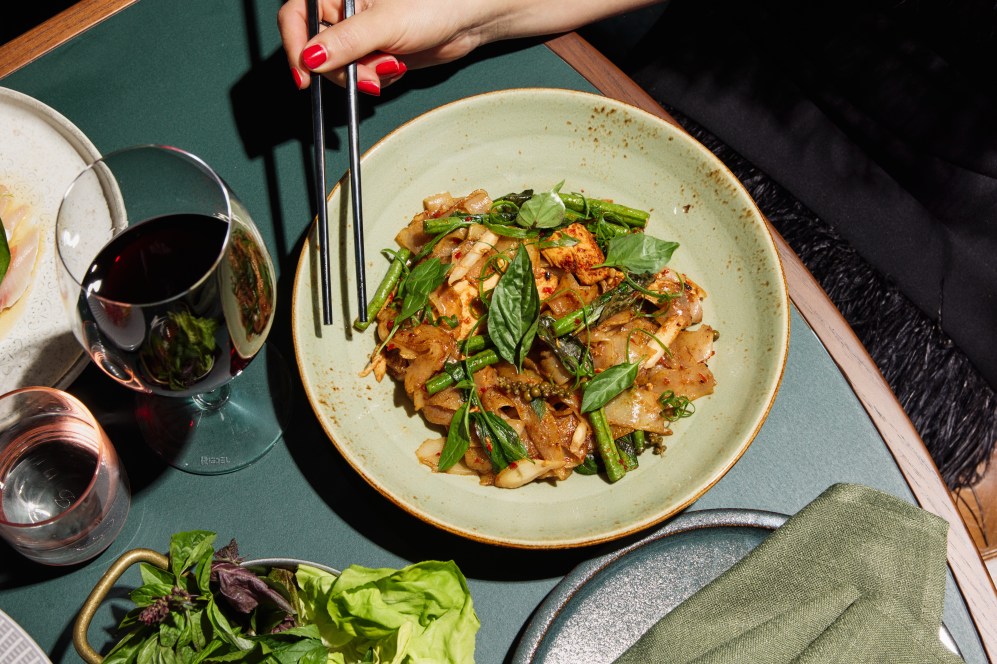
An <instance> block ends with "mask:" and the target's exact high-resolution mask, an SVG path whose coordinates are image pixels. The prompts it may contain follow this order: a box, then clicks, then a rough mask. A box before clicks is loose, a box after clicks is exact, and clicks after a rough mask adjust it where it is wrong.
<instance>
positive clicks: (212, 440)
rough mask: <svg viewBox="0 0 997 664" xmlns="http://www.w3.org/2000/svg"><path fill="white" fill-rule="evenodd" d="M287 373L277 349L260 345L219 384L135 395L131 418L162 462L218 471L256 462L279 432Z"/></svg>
mask: <svg viewBox="0 0 997 664" xmlns="http://www.w3.org/2000/svg"><path fill="white" fill-rule="evenodd" d="M290 395H291V377H290V373H289V372H288V367H287V363H286V361H285V360H284V357H283V356H282V355H281V354H280V352H279V351H278V350H277V349H276V348H274V347H272V346H271V345H270V344H264V346H263V348H262V349H261V350H260V352H259V354H258V355H257V356H256V358H255V359H254V360H253V361H252V362H251V363H250V364H249V366H248V367H246V369H245V370H244V371H243V372H242V373H241V374H239V375H238V376H236V377H235V378H234V379H232V381H231V382H229V383H228V384H226V385H225V386H223V387H221V388H219V389H218V390H215V391H214V392H211V393H209V394H206V395H198V396H197V397H192V398H181V397H164V396H157V395H152V394H140V395H139V396H138V399H137V403H136V419H137V420H138V423H139V428H140V429H141V431H142V435H143V437H144V438H145V441H146V443H147V444H148V445H149V447H151V448H152V449H153V451H154V452H156V454H158V455H159V456H160V457H161V458H162V459H163V460H164V461H166V463H168V464H169V465H171V466H173V467H174V468H177V469H179V470H182V471H184V472H187V473H193V474H196V475H221V474H224V473H231V472H234V471H236V470H239V469H241V468H245V467H246V466H248V465H250V464H251V463H253V462H254V461H257V460H258V459H260V458H261V457H263V455H265V454H266V453H267V452H269V451H270V450H271V449H272V448H273V446H274V444H275V443H276V442H277V441H278V440H280V437H281V435H282V434H283V431H284V428H285V424H286V423H287V417H288V415H289V413H290V406H291V399H290Z"/></svg>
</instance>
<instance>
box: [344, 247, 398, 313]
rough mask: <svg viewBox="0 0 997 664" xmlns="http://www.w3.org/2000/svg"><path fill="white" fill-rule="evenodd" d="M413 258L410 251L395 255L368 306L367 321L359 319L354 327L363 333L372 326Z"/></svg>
mask: <svg viewBox="0 0 997 664" xmlns="http://www.w3.org/2000/svg"><path fill="white" fill-rule="evenodd" d="M411 256H412V252H411V251H409V250H408V249H404V248H402V249H399V250H398V251H397V252H396V253H395V257H394V259H393V260H392V261H391V266H390V267H389V268H388V272H387V274H385V275H384V279H382V280H381V284H380V285H379V286H378V287H377V290H376V291H374V297H372V298H371V300H370V304H369V305H368V306H367V321H366V322H361V321H360V320H359V319H355V320H354V321H353V327H354V328H355V329H357V330H358V331H360V332H363V331H364V330H366V329H367V328H368V327H370V324H371V323H372V322H374V319H375V318H376V317H377V314H378V313H380V311H381V309H383V308H384V305H385V304H386V303H387V301H388V297H389V296H390V295H391V292H392V291H393V290H395V286H396V285H398V279H399V278H400V277H401V276H402V271H403V270H404V269H405V264H406V263H407V262H408V259H409V257H411Z"/></svg>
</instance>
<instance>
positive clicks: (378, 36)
mask: <svg viewBox="0 0 997 664" xmlns="http://www.w3.org/2000/svg"><path fill="white" fill-rule="evenodd" d="M471 4H475V3H473V2H468V3H467V5H471ZM455 7H461V5H460V4H457V5H455V4H454V3H453V2H452V0H425V1H422V2H414V1H413V0H357V10H356V15H355V16H353V17H352V18H351V19H350V20H349V21H343V3H342V0H320V1H319V13H320V17H319V18H320V19H321V20H322V21H325V22H327V23H331V24H332V25H331V26H330V27H327V28H325V29H323V30H322V31H321V32H320V33H319V34H318V35H317V36H316V37H314V38H313V39H312V40H310V41H309V39H308V13H307V12H308V8H307V0H288V2H287V3H285V4H284V5H283V6H282V7H281V8H280V12H279V13H278V15H277V22H278V25H279V27H280V34H281V38H282V39H283V41H284V50H285V52H286V53H287V59H288V63H289V64H290V66H291V70H292V72H293V73H294V74H295V82H296V83H298V87H299V88H306V87H308V86H309V85H310V83H311V72H315V73H320V74H322V75H323V76H325V77H326V78H328V79H329V80H331V81H333V82H335V83H337V84H338V85H344V84H345V82H346V72H345V69H344V67H345V66H346V65H347V64H349V63H351V62H353V61H354V60H356V61H357V81H358V87H359V88H360V89H361V90H362V91H364V92H368V93H371V94H378V93H379V92H380V90H381V88H382V87H385V86H387V85H390V84H391V83H393V82H394V81H396V80H398V78H400V77H401V75H402V74H404V73H405V71H407V70H408V69H414V68H419V67H427V66H430V65H434V64H440V63H444V62H450V61H451V60H456V59H457V58H459V57H461V56H463V55H466V54H467V53H470V52H471V51H472V50H473V49H474V48H475V47H477V46H479V45H480V44H482V43H484V37H483V35H482V32H481V30H480V26H479V25H477V24H478V23H479V21H478V20H477V19H472V18H471V13H469V12H467V11H466V8H465V9H462V11H461V12H458V11H455Z"/></svg>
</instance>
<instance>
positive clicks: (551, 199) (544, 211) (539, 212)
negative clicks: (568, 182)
mask: <svg viewBox="0 0 997 664" xmlns="http://www.w3.org/2000/svg"><path fill="white" fill-rule="evenodd" d="M563 185H564V182H563V181H562V182H560V183H559V184H558V185H557V186H556V187H554V188H553V189H552V190H550V191H545V192H543V193H540V194H534V195H533V197H532V198H530V200H528V201H526V202H525V203H523V205H522V206H521V207H520V208H519V214H518V215H516V223H517V224H519V225H520V226H523V227H525V228H557V227H558V226H560V225H561V224H562V223H563V222H564V211H565V207H564V201H562V200H561V197H560V196H558V195H557V192H558V191H560V190H561V187H562V186H563Z"/></svg>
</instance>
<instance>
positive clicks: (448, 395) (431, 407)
mask: <svg viewBox="0 0 997 664" xmlns="http://www.w3.org/2000/svg"><path fill="white" fill-rule="evenodd" d="M463 403H464V400H463V399H462V398H461V394H460V392H459V391H458V390H457V389H456V388H453V387H448V388H447V389H445V390H443V391H441V392H437V393H436V394H434V395H432V396H426V397H425V398H424V399H423V400H422V414H423V416H425V418H426V421H427V422H429V423H430V424H438V425H440V426H445V427H449V426H450V421H451V420H452V419H453V416H454V413H456V412H457V409H458V408H460V407H461V405H463Z"/></svg>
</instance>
